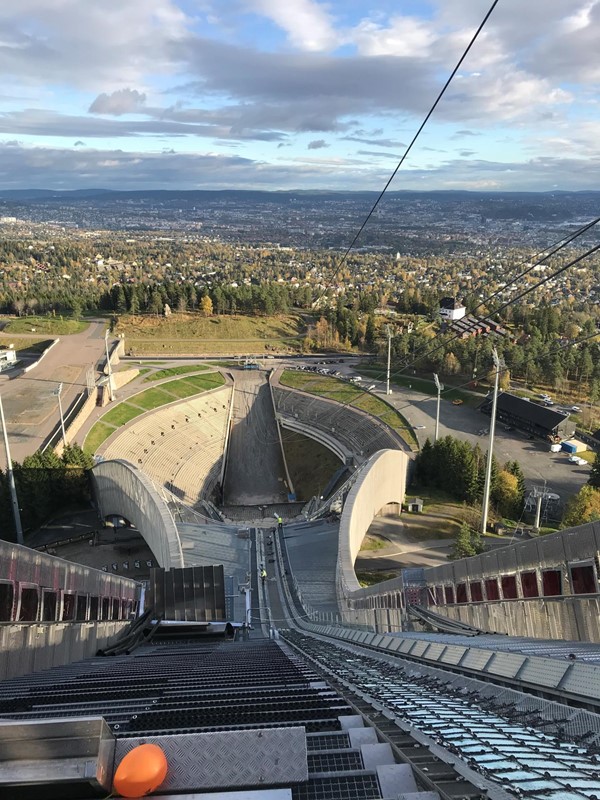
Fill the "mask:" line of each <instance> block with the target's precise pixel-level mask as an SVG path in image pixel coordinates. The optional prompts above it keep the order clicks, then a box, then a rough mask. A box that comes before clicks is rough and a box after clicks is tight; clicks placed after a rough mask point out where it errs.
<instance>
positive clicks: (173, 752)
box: [115, 727, 308, 792]
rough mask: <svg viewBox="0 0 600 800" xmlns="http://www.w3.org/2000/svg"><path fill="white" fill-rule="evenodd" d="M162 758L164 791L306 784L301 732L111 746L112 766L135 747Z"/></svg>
mask: <svg viewBox="0 0 600 800" xmlns="http://www.w3.org/2000/svg"><path fill="white" fill-rule="evenodd" d="M147 743H149V744H156V745H158V746H159V747H161V748H162V750H163V751H164V753H165V756H166V757H167V762H168V764H169V771H168V773H167V778H166V780H165V783H164V786H163V787H161V788H163V789H164V790H165V791H168V792H171V791H178V790H185V789H187V790H188V791H189V790H190V788H193V789H194V790H200V789H212V788H215V789H216V788H227V787H234V786H261V785H263V784H265V785H271V786H273V785H277V784H287V785H289V784H291V783H299V782H301V781H306V780H307V779H308V763H307V754H306V733H305V730H304V728H302V727H297V728H266V729H261V730H244V731H228V732H218V733H190V734H181V735H178V736H144V737H140V738H132V739H120V740H118V741H117V743H116V744H117V747H116V752H115V764H118V763H119V762H120V761H121V759H122V758H123V757H124V756H125V755H126V754H127V753H128V752H129V751H130V750H132V749H133V748H134V747H137V746H138V745H140V744H147Z"/></svg>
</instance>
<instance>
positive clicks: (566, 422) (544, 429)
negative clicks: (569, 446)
mask: <svg viewBox="0 0 600 800" xmlns="http://www.w3.org/2000/svg"><path fill="white" fill-rule="evenodd" d="M479 408H480V410H481V411H483V413H484V414H488V416H491V414H492V396H491V395H490V396H489V397H486V399H485V400H484V401H483V403H482V404H481V406H480V407H479ZM496 420H497V421H498V422H501V423H504V424H505V425H507V426H510V427H511V428H518V429H519V430H521V431H524V432H525V433H530V434H532V435H533V436H537V437H539V438H540V439H548V440H549V441H559V440H561V439H569V438H570V437H571V436H573V434H574V433H575V423H574V422H572V421H571V420H570V418H569V415H568V414H567V413H564V412H561V411H554V410H553V409H551V408H547V407H546V406H541V405H538V403H533V402H531V400H527V399H526V398H524V397H517V395H514V394H510V393H509V392H502V393H501V394H499V395H498V403H497V407H496Z"/></svg>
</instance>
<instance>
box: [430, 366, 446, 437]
mask: <svg viewBox="0 0 600 800" xmlns="http://www.w3.org/2000/svg"><path fill="white" fill-rule="evenodd" d="M433 380H434V381H435V388H436V389H437V408H436V410H435V438H434V440H433V441H434V442H437V440H438V436H439V435H440V395H441V393H442V391H443V389H444V384H443V383H440V379H439V378H438V376H437V375H436V374H435V372H434V373H433Z"/></svg>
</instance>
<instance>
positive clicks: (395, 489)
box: [336, 450, 409, 609]
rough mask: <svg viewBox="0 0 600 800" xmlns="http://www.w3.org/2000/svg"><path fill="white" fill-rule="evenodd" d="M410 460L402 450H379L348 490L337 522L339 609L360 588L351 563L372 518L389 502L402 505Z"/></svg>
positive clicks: (346, 604) (345, 605)
mask: <svg viewBox="0 0 600 800" xmlns="http://www.w3.org/2000/svg"><path fill="white" fill-rule="evenodd" d="M408 463H409V457H408V454H407V453H405V452H403V451H401V450H380V451H379V452H378V453H375V455H374V456H372V457H371V460H370V463H369V465H368V466H367V468H366V470H365V471H364V473H363V475H361V477H360V478H359V479H358V480H357V481H356V483H355V485H354V486H353V487H352V489H351V490H350V492H349V494H348V497H347V498H346V503H345V504H344V510H343V511H342V516H341V519H340V528H339V544H338V561H337V570H336V572H337V574H336V584H337V592H338V602H339V605H340V608H341V609H345V608H347V606H348V603H347V601H348V599H349V596H350V595H351V594H352V593H353V592H356V591H358V590H360V588H361V586H360V584H359V582H358V580H357V578H356V573H355V572H354V562H355V561H356V557H357V555H358V551H359V550H360V546H361V544H362V541H363V539H364V538H365V534H366V532H367V531H368V529H369V526H370V524H371V522H372V521H373V517H375V515H376V514H378V513H379V512H380V511H381V509H382V508H384V506H386V505H388V504H390V503H398V504H399V505H401V504H402V503H403V502H404V496H405V494H406V477H407V472H408Z"/></svg>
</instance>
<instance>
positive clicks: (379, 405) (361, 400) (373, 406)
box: [279, 370, 419, 450]
mask: <svg viewBox="0 0 600 800" xmlns="http://www.w3.org/2000/svg"><path fill="white" fill-rule="evenodd" d="M279 380H280V383H281V385H282V386H289V387H290V388H291V389H300V390H302V391H303V392H309V393H310V394H316V395H319V396H320V397H325V398H327V399H328V400H335V401H336V402H338V403H344V404H345V405H350V406H354V407H356V408H359V409H361V410H362V411H366V412H367V413H368V414H371V415H372V416H374V417H377V418H378V419H380V420H381V421H382V422H384V423H385V424H386V425H388V426H389V427H390V428H392V430H394V431H396V433H398V434H399V435H400V436H401V438H402V439H403V440H404V441H405V442H406V443H407V444H408V445H409V446H410V447H411V448H412V449H413V450H418V447H419V446H418V443H417V439H416V437H415V434H414V431H413V429H412V428H411V426H410V425H409V424H408V422H407V421H406V420H405V419H404V417H403V416H402V414H400V413H398V411H396V410H395V409H394V408H392V407H391V406H389V405H388V404H387V403H385V402H384V401H383V400H381V399H380V398H379V397H375V396H374V395H372V394H369V393H368V392H366V391H365V390H364V389H360V388H359V387H357V386H354V385H353V384H351V383H347V382H346V381H340V380H338V379H337V378H328V377H325V376H321V375H315V374H314V373H310V372H308V373H307V372H297V371H296V370H284V371H283V373H282V374H281V377H280V379H279Z"/></svg>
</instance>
